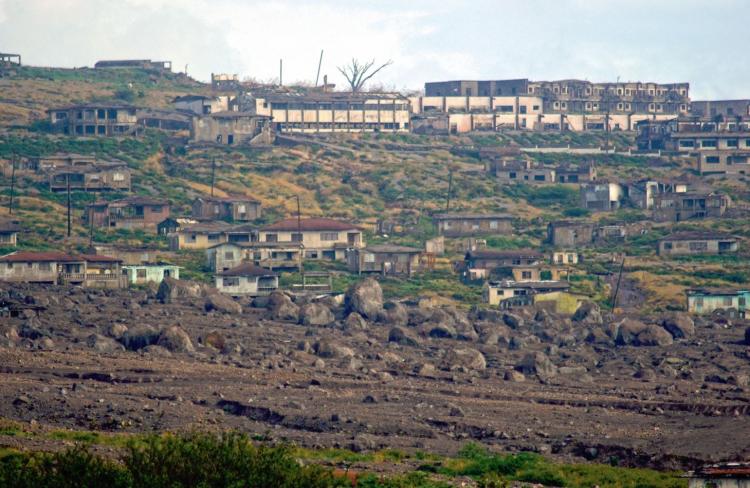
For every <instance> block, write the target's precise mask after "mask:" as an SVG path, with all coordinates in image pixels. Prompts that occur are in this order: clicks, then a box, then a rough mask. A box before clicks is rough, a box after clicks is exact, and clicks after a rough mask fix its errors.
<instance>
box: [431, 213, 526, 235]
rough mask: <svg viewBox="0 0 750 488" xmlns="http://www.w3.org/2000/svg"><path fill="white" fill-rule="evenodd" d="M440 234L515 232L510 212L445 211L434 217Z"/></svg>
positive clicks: (509, 233)
mask: <svg viewBox="0 0 750 488" xmlns="http://www.w3.org/2000/svg"><path fill="white" fill-rule="evenodd" d="M432 221H433V223H434V225H435V227H436V228H437V233H438V235H441V236H445V237H472V236H473V237H477V236H507V235H511V234H512V233H513V217H511V216H510V215H508V214H499V213H497V214H472V213H443V214H437V215H435V216H433V217H432Z"/></svg>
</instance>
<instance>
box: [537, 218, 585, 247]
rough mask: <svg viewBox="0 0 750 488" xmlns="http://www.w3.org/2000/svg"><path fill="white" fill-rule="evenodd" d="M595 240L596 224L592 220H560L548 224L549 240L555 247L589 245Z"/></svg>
mask: <svg viewBox="0 0 750 488" xmlns="http://www.w3.org/2000/svg"><path fill="white" fill-rule="evenodd" d="M593 241H594V224H592V223H590V222H581V221H572V220H558V221H555V222H550V223H549V224H548V225H547V242H548V243H550V244H552V245H553V246H555V247H563V248H574V247H578V246H588V245H590V244H591V243H592V242H593Z"/></svg>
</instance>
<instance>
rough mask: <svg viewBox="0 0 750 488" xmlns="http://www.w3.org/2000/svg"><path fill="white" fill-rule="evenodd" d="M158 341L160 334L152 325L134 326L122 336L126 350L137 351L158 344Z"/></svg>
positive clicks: (121, 339) (121, 340)
mask: <svg viewBox="0 0 750 488" xmlns="http://www.w3.org/2000/svg"><path fill="white" fill-rule="evenodd" d="M158 339H159V332H158V331H157V330H156V329H154V328H153V327H151V326H150V325H134V326H133V327H131V328H129V329H128V330H127V331H126V332H125V333H124V334H123V335H122V337H121V338H120V342H122V345H123V346H125V348H126V349H128V350H130V351H137V350H139V349H143V348H144V347H147V346H150V345H152V344H156V341H157V340H158Z"/></svg>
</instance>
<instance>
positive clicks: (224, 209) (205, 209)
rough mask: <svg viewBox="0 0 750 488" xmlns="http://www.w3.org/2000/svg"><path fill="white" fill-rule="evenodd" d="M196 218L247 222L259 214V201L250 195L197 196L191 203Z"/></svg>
mask: <svg viewBox="0 0 750 488" xmlns="http://www.w3.org/2000/svg"><path fill="white" fill-rule="evenodd" d="M192 216H193V218H194V219H197V220H229V221H233V222H249V221H252V220H256V219H259V218H260V216H261V203H260V202H259V201H258V200H256V199H254V198H251V197H247V196H235V197H198V198H196V199H195V201H194V202H193V205H192Z"/></svg>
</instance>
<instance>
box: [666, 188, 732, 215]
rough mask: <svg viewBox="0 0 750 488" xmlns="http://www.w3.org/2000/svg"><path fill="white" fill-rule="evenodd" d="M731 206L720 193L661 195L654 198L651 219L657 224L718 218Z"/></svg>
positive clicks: (726, 196) (726, 197) (727, 199)
mask: <svg viewBox="0 0 750 488" xmlns="http://www.w3.org/2000/svg"><path fill="white" fill-rule="evenodd" d="M731 206H732V199H731V198H729V196H728V195H724V194H722V193H694V192H685V193H663V194H661V195H655V196H654V210H653V219H654V220H655V221H657V222H682V221H684V220H696V219H707V218H718V217H721V216H723V215H724V214H725V213H726V211H727V210H728V209H729V208H730V207H731Z"/></svg>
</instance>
